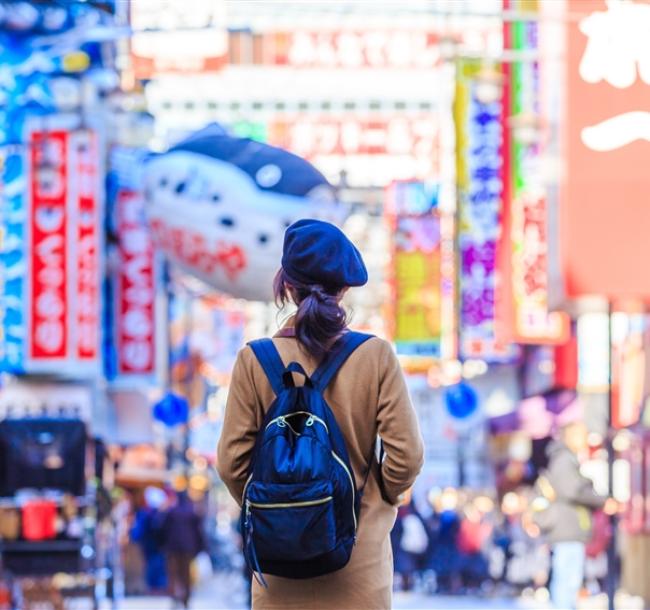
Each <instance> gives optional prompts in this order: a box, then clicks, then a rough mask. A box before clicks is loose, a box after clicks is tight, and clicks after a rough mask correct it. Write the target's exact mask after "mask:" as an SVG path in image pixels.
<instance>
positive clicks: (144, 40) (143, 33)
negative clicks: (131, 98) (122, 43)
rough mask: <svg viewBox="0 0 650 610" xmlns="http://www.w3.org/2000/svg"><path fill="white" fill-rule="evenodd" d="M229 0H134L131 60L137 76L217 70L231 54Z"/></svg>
mask: <svg viewBox="0 0 650 610" xmlns="http://www.w3.org/2000/svg"><path fill="white" fill-rule="evenodd" d="M224 7H225V3H223V2H221V1H220V0H211V1H210V2H205V1H204V0H168V1H167V2H165V3H164V7H163V8H162V10H161V3H160V2H159V1H158V0H138V1H137V2H131V3H130V11H131V15H130V18H131V19H130V21H131V25H132V27H133V30H134V32H133V35H132V37H131V39H130V43H131V60H132V65H133V70H134V73H135V76H136V78H140V79H144V80H150V79H152V78H155V77H156V76H160V75H161V74H169V73H188V72H191V73H202V72H214V71H216V70H219V69H221V68H223V67H224V66H225V65H226V62H227V56H228V35H227V31H226V29H225V14H224Z"/></svg>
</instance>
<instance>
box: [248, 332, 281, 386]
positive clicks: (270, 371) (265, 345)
mask: <svg viewBox="0 0 650 610" xmlns="http://www.w3.org/2000/svg"><path fill="white" fill-rule="evenodd" d="M248 345H249V346H250V348H251V349H252V350H253V353H254V354H255V357H256V358H257V360H258V361H259V363H260V365H261V367H262V369H263V370H264V373H265V374H266V376H267V378H268V380H269V383H270V384H271V387H272V388H273V392H274V393H275V395H276V396H279V394H280V392H282V390H283V389H284V385H283V383H282V374H283V373H284V369H285V367H284V362H282V358H280V354H279V353H278V349H277V348H276V347H275V344H274V343H273V341H271V339H257V340H255V341H251V342H249V343H248Z"/></svg>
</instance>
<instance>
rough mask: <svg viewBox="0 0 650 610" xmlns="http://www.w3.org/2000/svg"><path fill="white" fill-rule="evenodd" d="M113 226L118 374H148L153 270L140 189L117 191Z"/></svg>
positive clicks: (152, 353)
mask: <svg viewBox="0 0 650 610" xmlns="http://www.w3.org/2000/svg"><path fill="white" fill-rule="evenodd" d="M116 226H117V231H118V235H119V239H120V242H119V270H118V277H117V286H116V292H117V294H116V312H115V316H116V321H115V330H116V333H117V360H118V362H117V374H118V375H120V376H121V375H127V376H131V375H138V376H140V375H143V376H149V375H152V374H154V373H155V371H156V317H155V310H156V306H155V300H156V291H155V285H156V284H155V282H156V269H155V259H154V248H153V242H152V239H151V235H150V232H149V229H148V227H147V226H146V224H145V215H144V200H143V198H142V195H141V194H140V193H139V192H137V191H132V190H127V189H122V190H120V191H119V192H118V194H117V199H116Z"/></svg>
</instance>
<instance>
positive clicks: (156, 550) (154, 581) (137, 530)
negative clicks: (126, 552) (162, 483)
mask: <svg viewBox="0 0 650 610" xmlns="http://www.w3.org/2000/svg"><path fill="white" fill-rule="evenodd" d="M144 499H145V503H144V505H143V506H142V507H141V508H140V509H139V510H138V511H137V512H136V514H135V520H134V523H133V527H132V528H131V531H130V535H131V540H133V542H135V543H137V544H138V545H139V547H140V549H141V551H142V556H143V559H144V561H145V581H146V583H147V587H148V589H149V592H150V593H151V592H156V591H164V590H165V588H166V587H167V572H166V570H165V556H164V554H163V549H162V541H161V530H160V524H161V521H162V519H163V513H162V512H161V511H162V508H163V504H164V503H165V501H166V496H165V492H164V491H163V490H162V489H158V488H157V487H147V489H145V492H144Z"/></svg>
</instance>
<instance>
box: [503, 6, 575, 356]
mask: <svg viewBox="0 0 650 610" xmlns="http://www.w3.org/2000/svg"><path fill="white" fill-rule="evenodd" d="M527 4H528V8H530V5H531V4H536V3H530V2H528V3H527ZM509 26H510V27H511V28H512V45H513V48H515V49H518V50H529V49H536V48H538V41H537V37H538V28H539V26H538V24H537V22H535V21H527V22H514V23H511V24H509ZM539 70H540V68H539V62H537V61H520V62H514V63H513V64H512V66H511V67H510V74H511V75H512V82H511V85H510V88H509V91H510V94H511V99H510V100H509V101H510V102H511V105H512V108H511V112H512V116H511V117H507V118H506V120H508V121H510V122H511V124H512V128H511V129H510V130H509V134H510V135H511V141H510V142H508V143H507V145H508V146H511V151H512V155H511V157H509V158H510V159H511V164H512V165H511V171H512V174H511V175H509V176H507V177H506V179H507V180H511V188H510V190H509V192H510V193H511V200H510V201H508V200H506V205H508V204H509V205H510V210H509V213H510V223H511V224H510V244H509V247H510V248H511V251H512V268H511V276H510V278H504V289H505V288H506V286H509V285H511V286H512V292H513V300H514V331H515V332H514V338H515V340H516V341H517V342H519V343H535V344H539V343H563V342H566V341H567V340H568V338H569V334H570V319H569V317H568V316H567V315H566V314H564V313H560V312H549V311H548V260H547V250H548V240H547V222H548V221H547V211H546V193H545V185H544V182H543V176H544V173H543V169H542V154H543V151H542V143H541V138H540V133H539V125H540V124H541V114H540V113H541V109H540V74H539Z"/></svg>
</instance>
